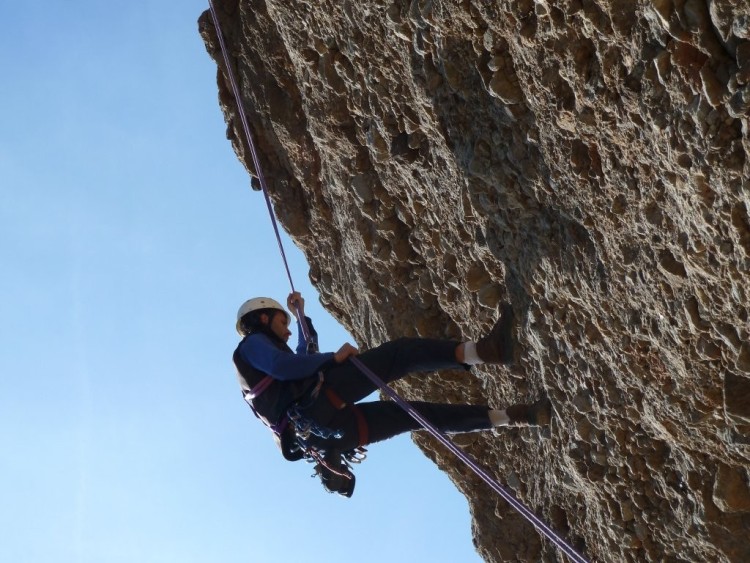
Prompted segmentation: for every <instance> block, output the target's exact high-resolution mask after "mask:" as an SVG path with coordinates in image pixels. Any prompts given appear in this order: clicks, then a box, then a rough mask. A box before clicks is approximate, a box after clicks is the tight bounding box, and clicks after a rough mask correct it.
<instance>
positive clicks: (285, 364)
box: [240, 334, 333, 381]
mask: <svg viewBox="0 0 750 563" xmlns="http://www.w3.org/2000/svg"><path fill="white" fill-rule="evenodd" d="M240 354H242V357H243V358H244V360H245V361H246V362H248V363H249V364H250V365H252V366H253V367H254V368H255V369H258V370H260V371H262V372H263V373H267V374H268V375H270V376H271V377H273V378H275V379H280V380H282V381H292V380H295V379H304V378H305V377H309V376H311V375H314V374H315V373H317V371H318V370H319V369H320V368H321V367H322V366H323V364H325V363H327V362H330V361H332V360H333V352H328V353H326V354H292V353H290V352H284V351H283V350H279V349H278V348H277V347H276V346H274V345H273V343H272V342H271V341H270V340H269V338H268V337H267V336H266V335H264V334H251V335H250V336H248V337H247V338H245V340H243V341H242V343H241V344H240Z"/></svg>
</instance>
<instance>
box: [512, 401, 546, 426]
mask: <svg viewBox="0 0 750 563" xmlns="http://www.w3.org/2000/svg"><path fill="white" fill-rule="evenodd" d="M505 412H506V413H507V414H508V418H509V419H510V424H511V425H512V426H526V425H528V426H548V425H549V423H550V420H551V419H552V403H551V402H550V400H549V399H548V398H547V397H543V398H542V399H539V400H538V401H537V402H536V403H534V404H532V405H513V406H512V407H508V408H507V409H505Z"/></svg>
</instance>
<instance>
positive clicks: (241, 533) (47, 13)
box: [0, 0, 479, 563]
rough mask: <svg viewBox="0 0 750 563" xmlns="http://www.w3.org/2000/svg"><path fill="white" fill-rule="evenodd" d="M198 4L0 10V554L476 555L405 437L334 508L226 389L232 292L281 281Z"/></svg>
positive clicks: (466, 558) (64, 557)
mask: <svg viewBox="0 0 750 563" xmlns="http://www.w3.org/2000/svg"><path fill="white" fill-rule="evenodd" d="M206 7H207V4H204V3H202V2H196V1H192V0H181V1H179V2H176V1H166V0H152V1H148V0H146V1H141V2H125V1H122V0H107V1H104V0H99V1H93V0H81V1H79V2H75V3H68V2H52V1H40V2H4V3H3V4H2V7H1V8H0V16H2V21H3V23H4V30H3V33H2V34H1V35H0V61H1V62H0V65H1V68H2V80H1V81H0V95H1V100H2V106H1V109H0V112H2V123H1V127H0V203H1V205H0V258H1V259H2V276H0V289H1V290H2V292H1V294H2V305H1V306H0V307H1V309H0V311H1V312H2V318H1V319H0V343H1V346H2V354H0V374H1V375H0V561H8V562H11V561H12V562H24V563H25V562H31V563H34V562H54V563H66V562H81V563H89V562H90V563H102V562H107V563H109V562H127V563H132V562H135V561H137V562H139V563H144V562H154V563H166V562H172V561H174V562H180V563H190V562H221V563H224V562H227V563H231V562H243V563H246V562H249V561H253V562H259V563H266V562H275V561H311V562H321V563H323V562H326V563H327V562H329V561H333V560H336V559H338V560H348V559H349V558H352V560H355V561H358V562H359V563H370V562H373V563H374V562H378V563H380V562H382V561H385V560H388V561H395V562H401V561H432V562H438V563H439V562H450V563H455V562H457V561H460V562H471V561H479V558H478V556H477V555H476V553H475V552H474V549H473V546H472V544H471V533H470V523H469V514H468V508H467V504H466V501H465V499H464V498H463V497H462V496H460V495H459V494H458V492H457V491H456V490H455V489H454V487H453V485H452V484H451V483H450V482H449V480H448V478H447V477H446V476H445V475H443V474H442V473H440V472H439V471H438V470H437V469H436V468H435V467H434V466H433V465H432V463H430V462H429V461H428V460H427V459H426V458H425V457H424V456H423V455H422V454H421V453H420V452H419V451H418V450H417V448H416V446H414V445H413V444H412V442H411V440H410V439H409V438H408V437H402V438H399V439H396V440H394V441H392V442H390V443H388V444H380V445H376V446H374V447H372V448H371V450H370V458H369V459H368V460H367V461H366V462H365V463H364V464H363V465H362V466H361V467H359V468H358V469H357V476H358V484H357V491H356V493H355V495H354V497H353V498H352V499H351V500H346V499H342V498H339V497H336V496H332V495H329V494H327V493H325V492H324V491H323V489H322V487H321V486H320V484H319V482H318V481H317V480H313V479H311V478H310V477H309V475H310V474H311V471H312V468H311V466H310V465H308V464H305V463H304V462H299V463H295V464H292V463H288V462H285V461H284V460H283V459H282V458H281V456H280V455H279V454H278V453H277V451H276V449H275V446H274V445H273V442H272V440H271V437H270V435H269V434H268V431H267V430H266V429H265V428H264V427H262V426H261V425H260V424H259V423H258V422H257V421H256V420H255V419H254V418H253V416H252V414H251V412H250V411H249V409H248V408H247V407H246V406H245V404H244V403H243V401H242V399H241V396H240V393H239V389H238V386H237V383H236V380H235V375H234V371H233V368H232V365H231V353H232V351H233V349H234V347H235V345H236V342H237V336H236V334H235V333H234V330H233V324H234V315H235V312H236V310H237V307H238V306H239V304H240V303H241V302H242V301H243V300H244V299H245V298H247V297H249V296H254V295H263V294H268V295H272V296H275V297H278V298H280V299H283V298H284V296H285V294H286V292H287V291H288V282H287V281H286V277H285V274H284V272H283V269H282V265H281V262H280V260H279V258H278V254H277V252H276V247H275V243H274V241H273V239H272V238H271V237H272V232H271V227H270V224H269V222H268V218H267V216H266V215H265V209H264V206H263V203H262V200H261V199H260V195H259V194H257V193H255V192H252V191H251V190H250V189H249V182H248V177H247V176H246V174H245V171H244V169H243V168H242V167H241V165H240V164H239V163H238V161H237V160H236V158H235V156H234V153H233V152H232V150H231V147H230V145H229V142H228V141H226V139H225V126H224V121H223V118H222V115H221V113H220V111H219V107H218V103H217V93H216V81H215V76H216V70H215V66H214V64H213V62H212V61H211V60H210V59H209V57H208V55H207V54H206V53H205V51H204V48H203V45H202V42H201V39H200V36H199V35H198V32H197V24H196V20H197V18H198V16H199V14H200V13H201V12H202V11H203V10H204V9H206ZM286 248H287V252H288V254H290V255H291V257H292V268H293V273H294V276H295V282H296V285H297V286H298V288H299V289H301V290H302V291H303V292H304V293H305V295H306V297H307V301H308V311H309V312H310V313H311V315H312V316H313V317H314V318H315V319H316V321H317V325H318V328H319V332H320V333H321V347H322V348H323V349H337V348H338V346H339V345H340V344H341V343H342V342H343V341H344V340H346V339H349V336H348V335H347V334H346V333H345V332H344V331H343V330H342V329H341V328H340V327H338V326H337V325H336V323H335V322H334V321H333V320H332V319H330V318H329V317H328V316H327V315H326V314H325V313H324V311H323V310H322V309H321V307H320V305H319V304H318V301H317V296H316V295H315V294H314V292H313V289H312V288H311V287H310V286H309V284H308V281H307V271H308V267H307V264H306V263H305V262H304V260H303V259H302V257H301V254H300V253H299V252H298V251H297V250H296V249H295V248H294V247H293V246H292V245H291V243H289V242H287V243H286ZM259 265H262V267H259ZM261 271H262V272H263V273H264V277H263V278H259V277H258V274H259V272H261Z"/></svg>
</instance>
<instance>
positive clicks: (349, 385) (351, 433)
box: [304, 338, 492, 451]
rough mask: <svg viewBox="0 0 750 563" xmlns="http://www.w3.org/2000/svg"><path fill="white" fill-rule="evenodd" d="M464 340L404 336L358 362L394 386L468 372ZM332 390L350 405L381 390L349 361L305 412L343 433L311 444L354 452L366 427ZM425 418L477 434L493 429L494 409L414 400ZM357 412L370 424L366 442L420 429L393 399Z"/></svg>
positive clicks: (444, 427)
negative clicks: (428, 375) (460, 357)
mask: <svg viewBox="0 0 750 563" xmlns="http://www.w3.org/2000/svg"><path fill="white" fill-rule="evenodd" d="M458 344H459V343H458V342H455V341H449V340H432V339H424V338H400V339H398V340H393V341H391V342H386V343H385V344H383V345H381V346H378V347H377V348H373V349H372V350H368V351H366V352H363V353H362V354H360V355H359V356H358V358H359V359H360V360H361V361H362V363H363V364H365V365H366V366H367V367H368V368H370V369H371V370H372V371H373V372H375V373H376V374H377V375H378V376H379V377H380V378H381V379H382V380H383V381H384V382H386V383H388V382H391V381H395V380H397V379H400V378H401V377H404V376H405V375H407V374H409V373H412V372H423V371H436V370H439V369H456V368H463V367H464V366H463V365H462V364H459V363H458V362H457V361H456V346H458ZM327 389H330V390H332V391H333V392H334V393H335V395H336V396H337V397H338V398H340V399H341V401H343V402H344V403H347V405H352V404H354V403H356V402H357V401H360V400H362V399H364V398H365V397H367V396H368V395H369V394H370V393H372V392H373V391H375V390H377V387H376V386H375V384H374V383H373V382H372V381H370V379H369V378H368V377H367V376H366V375H365V374H364V373H362V372H361V371H360V370H359V369H357V367H355V366H354V364H352V362H349V361H347V362H344V363H343V364H339V365H337V366H334V367H333V368H330V369H329V370H328V371H327V372H326V373H325V382H324V384H323V388H322V389H321V392H320V394H319V395H318V398H317V400H316V401H315V402H314V403H313V404H312V405H311V406H310V407H308V408H307V409H305V411H304V414H305V415H306V416H309V417H310V418H313V419H315V420H316V421H317V422H318V423H319V424H320V425H322V426H325V427H327V428H330V429H332V430H340V431H341V432H342V433H343V437H341V438H338V439H322V438H320V439H319V438H315V439H313V440H312V441H311V445H314V446H316V447H320V448H322V449H331V448H333V449H338V450H342V451H347V450H351V449H353V448H355V447H357V446H358V445H360V437H361V436H360V433H361V427H362V425H361V424H360V421H359V420H358V416H357V414H356V412H355V411H354V410H353V409H352V408H350V407H344V408H337V405H335V404H334V403H333V402H332V401H331V399H330V398H329V394H328V393H327V392H326V391H327ZM409 404H411V405H412V406H413V407H414V408H415V409H416V410H417V411H418V412H419V413H420V414H421V415H422V416H424V417H425V418H426V419H427V420H429V421H430V422H431V423H432V424H433V425H435V426H436V427H437V428H438V429H439V430H441V431H443V432H471V431H474V430H484V429H487V428H491V427H492V424H491V423H490V419H489V416H488V412H489V408H488V407H487V406H482V405H450V404H441V403H426V402H422V401H410V403H409ZM356 408H357V409H358V410H359V412H360V413H361V415H362V417H363V418H364V420H365V421H366V427H367V437H366V439H365V440H364V441H365V444H363V445H366V444H372V443H374V442H379V441H381V440H386V439H388V438H391V437H393V436H396V435H398V434H402V433H403V432H409V431H412V430H417V429H419V428H420V425H419V423H418V422H417V421H416V420H414V419H413V418H412V417H411V416H410V415H409V414H408V413H407V412H405V411H404V410H403V409H401V407H399V406H398V405H397V404H395V403H393V402H391V401H373V402H368V403H360V404H358V405H357V406H356Z"/></svg>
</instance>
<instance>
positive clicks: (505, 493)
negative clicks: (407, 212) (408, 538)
mask: <svg viewBox="0 0 750 563" xmlns="http://www.w3.org/2000/svg"><path fill="white" fill-rule="evenodd" d="M208 3H209V6H210V9H211V16H212V18H213V22H214V27H215V28H216V36H217V37H218V39H219V45H220V47H221V52H222V56H223V58H224V65H225V67H226V71H227V75H228V77H229V81H230V83H231V85H232V91H233V92H234V99H235V102H236V103H237V109H238V111H239V114H240V120H241V122H242V127H243V129H244V132H245V136H246V138H247V143H248V146H249V147H250V153H251V155H252V158H253V164H254V165H255V173H256V174H257V177H258V180H259V182H260V186H261V189H262V191H263V196H264V198H265V200H266V206H267V207H268V213H269V215H270V217H271V223H272V225H273V229H274V232H275V233H276V240H277V242H278V244H279V250H280V252H281V258H282V260H283V262H284V267H285V268H286V273H287V277H288V278H289V284H290V285H291V288H292V291H293V292H294V291H295V289H294V282H293V281H292V274H291V272H290V270H289V263H288V262H287V259H286V253H285V252H284V245H283V243H282V242H281V235H280V233H279V228H278V225H277V222H276V217H275V215H274V212H273V206H272V205H271V198H270V196H269V194H268V188H267V186H266V180H265V177H264V176H263V171H262V169H261V166H260V159H259V158H258V153H257V151H256V148H255V143H254V141H253V137H252V135H251V133H250V127H249V126H248V122H247V117H246V115H245V109H244V107H243V104H242V97H241V96H240V91H239V87H238V86H237V80H236V79H235V76H234V72H233V70H232V66H231V64H230V61H229V54H228V51H227V49H226V46H225V45H224V37H223V35H222V32H221V25H220V24H219V19H218V16H217V14H216V9H215V8H214V3H213V0H208ZM297 318H298V319H299V320H300V325H301V327H302V333H303V335H304V337H305V340H306V341H307V342H310V341H311V340H312V339H311V338H310V333H309V329H308V327H307V323H306V322H305V319H304V317H303V316H302V315H301V314H300V310H299V305H297ZM349 359H350V360H351V362H352V363H353V364H354V365H355V366H356V367H357V368H358V369H359V370H360V371H361V372H362V373H364V374H365V375H366V376H367V377H368V378H369V379H370V380H371V381H372V382H373V383H374V384H375V385H377V386H378V387H379V388H380V390H381V391H382V392H383V393H385V394H386V395H387V396H388V397H390V398H391V399H392V400H393V401H394V402H395V403H396V404H397V405H398V406H399V407H401V408H402V409H403V410H404V411H406V412H407V413H408V414H409V415H411V417H412V418H414V419H415V420H416V421H417V422H418V423H419V424H421V425H422V427H423V428H424V429H425V430H427V431H428V432H429V433H430V434H432V436H434V437H435V438H436V439H437V440H438V441H439V442H440V443H441V444H443V445H444V446H445V447H446V448H448V449H449V450H450V451H451V452H453V453H454V454H455V455H456V457H458V458H459V459H460V460H461V461H463V462H464V463H465V464H466V465H467V466H468V467H469V468H470V469H471V470H472V471H473V472H474V473H475V474H476V475H477V476H478V477H479V478H481V479H482V480H483V481H484V482H485V483H487V485H489V486H490V487H491V488H492V489H493V490H494V491H495V492H497V493H498V494H499V495H500V496H501V497H503V499H505V500H506V501H507V502H508V504H510V505H511V506H512V507H513V508H514V509H515V510H516V511H517V512H518V513H519V514H520V515H521V516H523V517H524V518H526V520H528V522H529V523H530V524H532V525H533V526H534V527H535V528H536V529H537V530H539V532H540V533H542V534H543V535H544V536H545V537H547V539H549V540H550V541H551V542H552V543H553V544H555V545H556V546H557V547H558V548H559V549H560V551H562V552H563V553H565V554H566V555H567V556H568V557H570V559H572V560H573V561H575V562H576V563H588V560H587V559H585V558H584V557H583V556H581V555H580V554H579V553H578V552H576V551H575V550H574V549H573V548H572V547H571V546H570V545H569V544H568V543H566V542H565V540H563V539H562V538H561V537H560V536H559V535H558V534H557V533H556V532H555V531H554V530H552V528H550V527H549V526H547V525H546V524H545V523H544V522H543V521H542V520H540V519H539V518H538V517H537V516H536V515H535V514H534V513H533V512H532V511H531V510H529V509H528V508H526V506H525V505H524V504H523V503H522V502H520V501H519V500H518V499H516V498H515V496H514V495H513V493H511V492H510V491H509V490H507V489H506V488H505V487H503V486H502V485H501V484H500V483H499V482H498V481H497V480H496V479H494V478H493V477H492V476H491V475H490V474H489V473H487V471H485V470H484V469H482V467H480V466H479V464H478V463H477V462H476V461H475V460H474V459H473V458H472V457H471V456H469V455H468V454H466V453H465V452H464V451H463V450H461V449H460V448H459V447H458V446H456V445H455V444H454V443H453V442H452V441H451V440H450V438H448V436H447V435H446V434H444V433H443V432H441V431H440V430H438V429H437V428H436V427H435V426H434V425H433V424H432V423H431V422H430V421H429V420H427V419H426V418H424V417H423V416H422V415H421V414H420V413H419V412H418V411H417V410H416V409H414V407H412V406H411V405H410V404H409V403H407V402H406V401H405V400H404V399H402V398H401V397H400V396H399V395H398V394H397V393H396V392H395V391H393V389H391V388H390V387H388V386H387V385H386V384H385V382H384V381H383V380H382V379H380V377H378V375H377V374H375V373H374V372H373V371H372V370H370V369H369V368H368V367H367V366H366V365H365V364H363V363H362V361H361V360H360V359H359V358H357V357H356V356H351V357H350V358H349Z"/></svg>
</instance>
